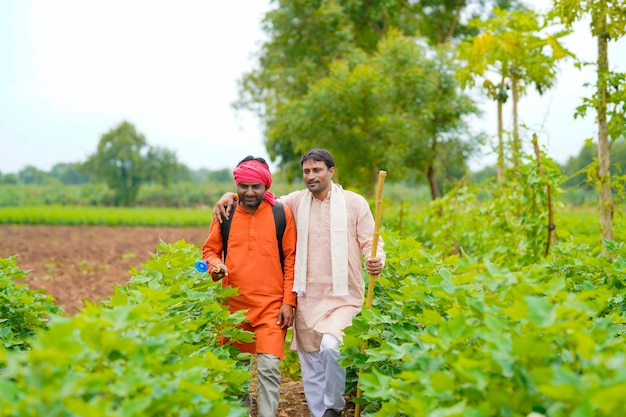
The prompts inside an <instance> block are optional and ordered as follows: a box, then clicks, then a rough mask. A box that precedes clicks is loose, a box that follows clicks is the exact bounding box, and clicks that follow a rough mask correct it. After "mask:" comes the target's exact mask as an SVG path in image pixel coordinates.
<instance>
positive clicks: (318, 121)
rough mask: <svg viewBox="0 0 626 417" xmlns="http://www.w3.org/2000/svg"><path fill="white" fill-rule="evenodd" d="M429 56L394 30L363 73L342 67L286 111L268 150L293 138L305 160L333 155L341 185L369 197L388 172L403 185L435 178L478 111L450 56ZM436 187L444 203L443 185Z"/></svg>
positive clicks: (276, 122) (272, 129)
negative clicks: (405, 179) (318, 153)
mask: <svg viewBox="0 0 626 417" xmlns="http://www.w3.org/2000/svg"><path fill="white" fill-rule="evenodd" d="M427 52H428V50H427V49H426V48H425V47H423V46H420V45H418V44H417V43H416V42H414V39H413V38H409V37H406V36H403V35H402V34H400V33H399V32H396V31H393V30H392V31H390V32H389V33H388V35H387V37H386V38H385V39H383V40H382V41H381V42H380V43H379V51H378V52H377V53H376V54H372V55H366V56H364V58H363V61H362V62H361V63H360V64H359V65H356V66H354V67H351V66H350V65H349V64H348V63H347V62H345V61H336V62H335V64H334V65H333V66H332V67H331V71H330V75H329V76H328V77H326V78H323V79H321V80H319V81H318V82H316V83H315V84H313V85H312V86H311V88H310V90H309V93H308V94H306V95H305V96H304V97H302V98H301V99H299V100H292V101H290V102H289V103H286V104H285V108H284V109H282V111H281V112H279V113H278V115H279V116H278V117H276V118H275V119H274V120H273V121H272V122H271V123H270V125H269V126H270V129H269V130H268V144H269V145H270V146H272V144H273V143H274V142H275V141H276V142H278V141H281V140H284V139H285V138H287V139H292V138H293V140H291V143H293V144H294V150H296V151H297V152H300V153H302V152H304V151H305V150H306V149H308V148H310V147H317V146H324V147H327V148H328V149H329V150H331V151H332V152H333V153H334V154H335V156H336V159H337V163H338V166H339V168H338V175H339V178H340V180H341V182H342V183H344V184H347V185H351V186H357V187H359V188H361V189H363V190H364V192H368V190H369V191H373V190H374V183H375V181H376V179H377V174H378V171H379V170H380V169H387V168H388V167H389V168H390V167H393V173H391V174H390V175H392V176H394V177H396V178H401V176H402V175H405V174H409V173H411V174H413V173H415V172H417V173H418V175H422V176H423V175H427V174H432V172H434V167H433V165H434V162H433V161H434V160H436V157H437V155H438V154H439V152H440V149H441V147H442V146H443V145H444V144H445V143H451V142H450V140H449V139H450V137H449V133H450V132H452V131H453V130H454V128H456V127H461V126H462V128H460V129H459V130H460V131H467V130H469V129H467V126H466V125H465V124H464V122H463V120H462V119H463V116H464V115H466V114H468V113H470V112H472V111H474V108H473V107H472V106H471V102H469V100H468V99H467V98H465V97H462V96H459V95H458V93H459V91H460V88H459V86H458V84H457V82H456V81H455V79H454V77H453V76H452V74H451V72H450V71H451V69H450V68H451V64H450V62H449V59H448V63H447V64H445V63H444V62H445V60H446V59H447V58H446V55H445V54H442V55H440V56H437V57H436V59H433V58H429V57H428V53H427ZM440 91H444V92H445V94H443V95H442V94H440ZM450 162H451V161H450ZM457 162H458V161H457ZM460 162H461V165H464V160H462V161H460ZM341 167H350V168H349V169H346V170H341ZM428 179H429V184H430V185H431V187H432V188H431V190H432V194H433V197H434V198H436V197H438V196H439V194H440V193H439V189H438V187H437V183H436V181H435V177H434V175H429V176H428Z"/></svg>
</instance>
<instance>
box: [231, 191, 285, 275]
mask: <svg viewBox="0 0 626 417" xmlns="http://www.w3.org/2000/svg"><path fill="white" fill-rule="evenodd" d="M272 214H273V215H274V225H275V226H276V241H277V242H278V254H279V255H280V265H281V267H282V269H283V271H284V270H285V254H284V253H283V235H284V234H285V228H286V227H287V218H286V217H285V207H284V206H283V203H281V202H279V201H277V202H276V203H275V204H274V205H273V206H272ZM234 215H235V210H234V207H233V210H232V213H231V214H230V217H229V218H228V219H226V218H224V217H222V223H221V224H220V231H221V232H222V251H223V252H224V256H223V261H224V262H226V254H227V253H228V235H229V233H230V224H231V222H232V221H233V216H234Z"/></svg>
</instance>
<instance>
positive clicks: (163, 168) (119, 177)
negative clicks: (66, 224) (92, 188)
mask: <svg viewBox="0 0 626 417" xmlns="http://www.w3.org/2000/svg"><path fill="white" fill-rule="evenodd" d="M185 170H186V167H184V166H183V165H181V164H179V163H178V162H177V160H176V154H175V153H174V152H172V151H169V150H166V149H161V148H154V147H150V146H148V144H147V142H146V138H145V137H144V136H143V135H142V134H139V133H138V132H137V131H136V129H135V126H133V125H132V124H131V123H128V122H122V123H120V125H119V126H118V127H116V128H115V129H111V130H110V131H109V132H107V133H105V134H104V135H102V138H101V139H100V142H99V143H98V149H97V151H96V153H94V154H92V155H91V156H90V157H89V158H88V160H87V162H85V164H84V171H85V172H87V173H89V174H90V175H93V177H94V179H96V180H98V181H102V182H104V183H106V184H107V185H108V187H109V188H110V189H111V190H113V204H114V205H115V206H118V205H121V206H129V205H132V204H134V203H135V202H136V200H137V195H138V194H139V190H140V188H141V186H142V184H145V183H150V182H156V183H159V184H161V185H163V186H164V187H167V186H169V185H170V183H171V182H172V181H173V179H174V178H175V177H176V176H177V175H178V174H181V173H182V172H183V171H185ZM185 172H186V171H185ZM185 176H186V177H187V179H191V176H190V174H189V173H187V175H183V177H185Z"/></svg>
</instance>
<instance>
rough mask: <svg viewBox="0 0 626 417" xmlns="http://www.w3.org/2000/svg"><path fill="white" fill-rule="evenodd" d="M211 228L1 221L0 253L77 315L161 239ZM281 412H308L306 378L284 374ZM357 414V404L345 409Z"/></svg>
mask: <svg viewBox="0 0 626 417" xmlns="http://www.w3.org/2000/svg"><path fill="white" fill-rule="evenodd" d="M207 234H208V228H202V227H198V228H175V227H128V226H123V227H111V226H52V225H0V257H8V256H12V255H17V264H18V266H19V267H20V268H21V269H23V270H31V272H30V273H29V274H28V276H27V278H26V279H25V280H24V282H25V283H27V284H28V285H29V286H30V287H31V288H35V289H44V291H45V292H46V293H47V294H51V295H53V296H54V297H55V298H56V303H57V304H58V305H60V306H61V307H63V308H64V309H65V312H66V315H73V314H76V313H77V312H79V310H80V309H81V308H82V307H83V306H84V301H83V300H85V299H87V300H90V301H93V302H100V301H101V300H103V299H106V298H108V297H109V296H111V295H112V294H113V288H114V286H115V285H116V284H121V285H124V284H126V283H127V282H128V279H129V278H130V275H129V273H128V271H129V269H130V268H131V267H133V266H134V267H137V268H139V266H140V265H141V264H142V263H143V262H145V261H146V260H147V259H149V258H150V252H154V250H155V248H156V246H157V245H158V244H159V241H160V240H163V241H165V242H167V243H174V242H176V241H178V240H181V239H184V240H185V241H186V242H188V243H193V244H195V245H197V246H200V245H202V243H203V242H204V240H205V239H206V235H207ZM350 405H351V404H350ZM252 411H253V414H252V415H253V416H255V415H256V414H255V413H256V410H255V409H253V410H252ZM277 415H278V416H279V417H301V416H305V415H308V409H307V406H306V402H305V399H304V391H303V389H302V383H301V381H299V380H298V381H292V380H289V379H287V378H284V380H283V384H282V390H281V400H280V404H279V411H278V414H277ZM353 415H354V409H353V408H350V409H349V410H346V411H345V412H344V416H348V417H349V416H353Z"/></svg>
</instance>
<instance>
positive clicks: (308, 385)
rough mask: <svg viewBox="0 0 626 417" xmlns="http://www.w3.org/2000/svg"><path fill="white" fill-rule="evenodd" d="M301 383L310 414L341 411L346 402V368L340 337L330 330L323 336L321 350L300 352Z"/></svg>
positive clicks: (318, 416) (313, 416)
mask: <svg viewBox="0 0 626 417" xmlns="http://www.w3.org/2000/svg"><path fill="white" fill-rule="evenodd" d="M298 357H299V358H300V370H301V372H302V384H303V385H304V395H305V397H306V402H307V405H308V406H309V411H310V412H311V417H322V415H323V414H324V412H325V411H326V410H328V409H334V410H336V411H341V410H343V408H344V407H345V405H346V400H345V398H344V397H343V394H344V392H345V390H346V370H345V369H344V368H342V367H340V366H339V362H337V359H338V358H339V339H337V338H336V337H335V336H333V335H332V334H329V333H325V334H324V336H323V337H322V343H321V345H320V350H319V351H316V352H300V351H298Z"/></svg>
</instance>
